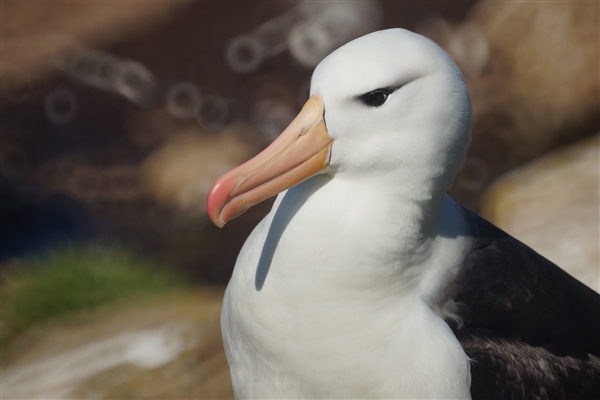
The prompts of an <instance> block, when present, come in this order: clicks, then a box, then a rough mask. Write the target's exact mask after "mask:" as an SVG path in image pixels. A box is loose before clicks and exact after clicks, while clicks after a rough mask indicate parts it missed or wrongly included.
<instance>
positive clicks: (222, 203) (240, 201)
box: [207, 96, 333, 227]
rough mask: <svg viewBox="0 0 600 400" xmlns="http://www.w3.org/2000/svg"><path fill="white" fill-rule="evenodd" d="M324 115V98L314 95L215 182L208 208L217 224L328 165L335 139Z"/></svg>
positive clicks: (209, 213) (222, 223)
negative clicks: (256, 149) (263, 143)
mask: <svg viewBox="0 0 600 400" xmlns="http://www.w3.org/2000/svg"><path fill="white" fill-rule="evenodd" d="M323 115H324V107H323V100H321V98H320V97H319V96H312V97H311V98H310V99H308V101H307V102H306V104H305V105H304V107H303V108H302V110H301V111H300V113H299V114H298V115H297V116H296V118H295V119H294V120H293V121H292V122H291V123H290V125H289V126H288V127H287V128H286V129H285V130H284V131H283V133H282V134H281V135H279V137H278V138H277V139H276V140H275V141H274V142H273V143H271V145H270V146H269V147H267V148H266V149H265V150H263V151H262V152H261V153H260V154H258V155H257V156H256V157H254V158H252V159H250V160H249V161H247V162H245V163H244V164H242V165H240V166H239V167H237V168H235V169H233V170H231V171H229V172H227V173H226V174H225V175H223V176H222V177H220V178H219V179H218V180H217V181H216V182H215V183H214V184H213V186H212V188H211V189H210V192H209V194H208V199H207V210H208V215H209V216H210V219H211V220H212V221H213V222H214V223H215V225H217V226H218V227H222V226H223V225H225V223H226V222H228V221H230V220H232V219H233V218H235V217H237V216H238V215H240V214H241V213H243V212H244V211H246V210H247V209H249V208H250V207H252V206H254V205H256V204H258V203H260V202H261V201H263V200H266V199H268V198H270V197H273V196H275V195H276V194H278V193H280V192H283V191H284V190H286V189H289V188H291V187H292V186H294V185H297V184H299V183H300V182H302V181H304V180H306V179H308V178H310V177H311V176H313V175H316V174H317V173H319V172H320V171H322V170H324V169H325V168H327V167H328V166H329V158H330V149H331V145H332V143H333V140H332V139H331V137H329V134H328V133H327V128H326V127H325V120H324V119H323Z"/></svg>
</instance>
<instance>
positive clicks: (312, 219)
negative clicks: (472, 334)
mask: <svg viewBox="0 0 600 400" xmlns="http://www.w3.org/2000/svg"><path fill="white" fill-rule="evenodd" d="M338 178H339V177H336V179H331V178H329V177H327V176H316V177H314V178H312V179H310V180H308V181H306V182H304V183H302V184H300V185H298V186H296V187H295V188H292V189H290V190H289V191H288V192H287V194H286V193H284V194H282V195H280V196H279V198H278V199H277V201H276V203H275V205H274V207H273V212H272V213H271V214H269V216H267V218H266V219H265V221H263V223H261V225H259V226H258V227H257V229H256V231H255V232H253V234H252V236H251V237H250V238H249V239H248V242H247V243H246V245H247V246H248V248H249V249H253V250H248V252H247V255H245V256H244V257H246V258H247V259H241V258H240V259H239V260H238V264H237V265H236V271H235V272H234V276H233V278H232V280H231V282H230V288H229V290H228V293H229V295H228V296H229V298H227V297H226V303H225V305H224V314H223V324H224V330H225V331H227V332H229V333H228V335H233V336H231V337H232V340H230V341H229V342H230V343H232V345H233V343H235V344H236V346H239V343H252V346H251V347H248V348H244V347H242V348H240V349H238V350H235V351H232V350H231V349H229V350H228V359H229V362H230V364H231V365H232V371H234V370H236V367H235V366H234V365H236V364H240V365H241V364H243V365H245V366H246V367H245V368H240V370H248V369H251V370H254V371H255V374H256V375H255V376H254V377H253V378H252V379H260V380H263V379H264V380H271V381H273V379H275V380H274V381H273V382H274V383H273V385H274V386H273V385H271V386H268V387H267V388H265V387H263V386H260V385H256V384H255V383H252V384H250V383H249V382H248V381H246V379H249V377H243V376H240V377H239V379H240V380H244V382H245V383H242V382H238V384H237V385H236V383H235V382H234V386H237V387H245V386H244V385H247V384H250V385H251V389H249V388H246V389H243V390H244V392H243V393H242V392H240V393H238V394H240V396H242V397H243V396H246V395H247V396H259V397H260V395H264V394H265V393H270V394H269V395H270V396H276V395H277V394H276V393H279V394H285V395H288V396H290V395H293V394H294V393H295V394H296V395H297V396H300V397H306V396H316V397H323V396H325V397H327V396H329V397H332V396H333V397H340V396H342V397H361V396H362V397H365V396H366V397H381V396H388V397H389V396H392V397H394V396H396V397H397V396H398V394H399V393H404V395H405V396H409V397H425V398H427V397H429V398H432V397H440V396H448V395H450V396H453V397H462V398H465V397H468V390H469V379H470V378H469V376H470V375H469V373H468V363H467V359H466V356H465V355H464V352H463V351H462V349H461V348H460V345H459V343H458V342H457V341H456V338H455V337H454V336H453V334H452V332H451V330H450V329H449V327H448V326H447V325H446V324H445V322H444V321H443V320H442V319H441V318H440V317H439V310H438V303H437V300H438V299H439V293H440V292H441V290H440V289H441V288H443V282H444V279H445V274H446V273H447V272H448V270H449V269H450V268H449V267H452V265H453V264H457V263H458V260H452V259H451V258H450V257H452V256H455V255H456V254H457V247H458V248H462V247H465V244H464V242H463V241H462V239H461V235H460V229H461V223H460V221H459V219H458V217H457V215H456V214H455V213H454V212H453V211H454V207H455V205H454V203H453V202H452V201H451V200H450V199H449V198H442V199H440V200H439V202H440V205H439V206H438V207H437V209H434V207H433V205H432V206H431V209H425V210H424V209H423V207H421V206H420V205H419V204H418V202H414V201H408V200H407V201H402V200H403V198H402V197H400V196H401V194H400V193H398V192H395V191H394V192H391V191H390V192H386V191H385V190H383V191H382V190H377V186H378V184H377V183H376V182H373V183H372V184H370V185H365V182H357V181H355V180H354V181H353V180H344V179H338ZM421 200H422V198H421ZM435 200H437V199H435ZM432 201H433V200H432ZM452 229H454V231H453V230H452ZM441 231H444V236H441V235H439V232H441ZM458 253H460V251H458ZM242 254H245V251H244V250H242ZM441 261H443V262H441ZM234 296H236V297H234ZM226 310H229V311H226ZM230 313H233V314H230ZM240 320H244V321H245V322H244V323H243V324H239V322H235V323H234V322H233V321H240ZM234 337H237V340H233V338H234ZM424 337H426V340H425V342H426V346H424V345H423V343H425V342H424V341H423V338H424ZM242 338H243V339H242ZM334 339H335V340H337V341H338V342H336V343H339V344H335V343H333V342H331V341H332V340H334ZM225 341H226V343H227V342H228V339H227V337H226V338H225ZM358 343H361V344H360V345H359V346H358V347H356V346H357V344H358ZM348 348H354V349H355V351H356V353H355V354H354V353H348V351H347V349H348ZM373 349H378V350H376V351H374V350H373ZM380 352H383V354H380ZM346 353H348V354H346ZM257 354H258V356H257ZM263 356H264V357H263ZM257 357H258V358H257ZM373 357H374V358H373ZM371 358H373V360H372V361H373V362H377V363H380V367H379V368H383V369H384V370H391V369H398V368H400V367H401V369H402V371H397V372H398V375H397V376H396V371H394V374H393V375H389V376H390V381H386V382H377V383H375V382H371V383H372V384H373V385H375V386H379V388H378V389H377V390H379V391H369V390H367V389H366V388H365V389H364V391H363V389H360V388H356V387H355V386H354V384H355V383H358V382H360V381H361V378H359V377H358V376H357V377H352V375H351V374H349V375H348V376H347V377H345V378H340V379H342V380H341V381H340V382H339V384H340V386H336V385H333V386H332V383H331V377H328V375H327V374H329V373H331V372H332V371H338V370H342V371H343V370H345V369H346V368H348V367H349V366H352V367H353V368H357V369H356V371H358V372H357V374H368V373H369V371H370V370H372V368H373V366H372V365H371V366H369V365H368V363H369V362H370V361H369V360H370V359H371ZM259 359H260V360H262V359H264V360H269V361H265V362H264V363H263V362H262V361H258V360H259ZM273 359H275V360H280V361H281V363H280V362H279V361H273ZM294 360H299V362H304V363H305V364H297V365H296V364H294V362H295V361H294ZM319 360H320V361H319ZM402 360H405V361H402ZM313 362H315V363H316V364H314V365H313V364H312V363H313ZM365 362H366V364H365ZM340 363H341V364H342V365H338V364H340ZM306 365H311V367H310V371H312V372H310V371H309V372H307V371H305V369H306ZM344 365H346V367H344ZM431 365H435V368H433V369H432V368H431V367H430V366H431ZM404 367H406V368H404ZM389 372H391V371H389ZM280 373H281V374H284V375H285V376H286V382H279V381H278V380H277V379H278V378H277V377H279V374H280ZM306 374H312V375H310V376H307V375H306ZM385 375H386V376H388V374H387V373H386V374H385ZM400 376H401V377H402V378H399V377H400ZM235 379H238V378H235V372H234V380H235ZM290 379H291V381H288V380H290ZM344 379H347V380H348V381H346V380H344ZM367 381H368V380H367ZM253 382H255V381H253ZM319 382H320V383H319ZM309 387H310V388H312V389H311V390H313V389H314V391H312V392H307V390H308V389H307V388H309ZM332 387H334V388H336V390H335V391H334V392H331V391H329V392H328V390H330V389H331V388H332ZM407 388H408V389H407ZM262 389H264V390H265V391H264V392H261V391H260V390H262ZM240 390H242V389H240ZM290 393H291V394H290Z"/></svg>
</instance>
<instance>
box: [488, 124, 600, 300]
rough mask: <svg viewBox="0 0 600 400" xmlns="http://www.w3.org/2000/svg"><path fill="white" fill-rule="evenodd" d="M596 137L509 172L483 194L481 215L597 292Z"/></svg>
mask: <svg viewBox="0 0 600 400" xmlns="http://www.w3.org/2000/svg"><path fill="white" fill-rule="evenodd" d="M599 149H600V136H598V135H596V136H594V137H593V138H591V139H586V140H584V141H581V142H578V143H577V144H575V145H572V146H571V147H568V148H566V149H561V150H558V151H556V152H554V153H551V154H549V155H548V156H546V157H544V158H541V159H539V160H537V161H535V162H533V163H530V164H528V165H526V166H524V167H521V168H519V169H517V170H514V171H512V172H510V173H509V174H507V175H505V176H503V177H502V178H501V179H500V180H498V181H497V182H495V183H494V184H493V185H492V186H491V187H490V188H489V189H488V191H487V192H486V193H485V196H484V201H483V209H482V215H483V216H484V217H485V218H487V219H488V220H489V221H491V222H492V223H494V224H496V225H497V226H498V227H500V228H502V229H503V230H505V231H506V232H508V233H509V234H511V235H512V236H514V237H516V238H517V239H519V240H521V241H523V242H524V243H525V244H527V245H529V246H530V247H532V248H533V249H534V250H536V251H537V252H539V253H540V254H541V255H543V256H544V257H546V258H548V259H549V260H551V261H553V262H554V263H555V264H557V265H558V266H560V267H561V268H563V269H564V270H566V271H567V272H569V273H570V274H571V275H573V276H575V277H576V278H577V279H579V280H580V281H582V282H583V283H585V284H586V285H588V286H589V287H591V288H592V289H594V290H596V291H597V292H598V291H599V285H600V265H599V260H600V250H599V246H600V237H599V231H598V227H599V226H600V214H599V213H600V211H599V207H600V198H599V193H600V184H599V182H600V173H599V171H598V166H599V165H600V160H599Z"/></svg>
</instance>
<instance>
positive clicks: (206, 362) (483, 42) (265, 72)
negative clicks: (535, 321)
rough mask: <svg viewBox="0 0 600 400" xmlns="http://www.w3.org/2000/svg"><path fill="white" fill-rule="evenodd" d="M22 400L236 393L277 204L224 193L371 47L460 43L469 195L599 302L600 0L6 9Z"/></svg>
mask: <svg viewBox="0 0 600 400" xmlns="http://www.w3.org/2000/svg"><path fill="white" fill-rule="evenodd" d="M0 7H1V18H2V21H1V22H2V27H1V40H2V42H1V44H2V55H1V57H2V60H1V62H2V75H1V86H2V87H1V103H0V112H1V146H0V215H1V220H0V227H1V229H0V271H1V273H2V278H1V279H0V289H1V291H2V325H1V327H2V335H1V340H2V341H1V343H0V344H1V345H2V347H3V349H2V382H3V387H2V390H3V397H4V398H22V399H32V398H228V397H231V396H232V392H231V386H230V383H229V374H228V371H227V367H226V362H225V359H224V355H223V350H222V344H221V339H220V331H219V312H220V302H221V298H222V294H223V289H224V286H225V285H226V283H227V281H228V279H229V276H230V274H231V271H232V269H233V266H234V263H235V259H236V257H237V254H238V252H239V250H240V248H241V246H242V244H243V242H244V241H245V239H246V237H247V236H248V234H249V233H250V232H251V230H252V229H253V227H254V226H255V225H256V224H257V223H258V222H259V221H260V220H261V219H262V217H263V216H264V215H265V214H266V213H267V212H268V211H269V208H270V206H271V202H266V203H265V204H261V205H260V206H257V207H254V208H252V209H251V210H249V211H248V212H247V213H245V214H243V215H242V216H241V217H239V218H237V219H235V220H233V221H232V222H230V223H228V224H227V225H226V226H225V227H224V228H223V229H218V228H216V227H214V226H213V225H212V223H210V220H209V219H208V217H207V216H206V210H205V199H206V195H207V193H208V190H209V188H210V186H211V185H212V183H213V182H214V180H215V179H216V178H218V177H219V176H220V175H221V174H222V173H224V172H226V171H227V170H229V169H230V168H232V167H234V166H236V165H238V164H240V163H241V162H243V161H245V160H246V159H248V158H250V157H251V156H253V155H254V154H256V153H258V152H259V151H260V150H262V149H263V148H264V147H266V146H267V145H268V144H269V143H270V142H271V141H273V140H274V139H275V138H276V137H277V135H278V134H279V133H280V132H281V131H282V130H283V128H285V126H286V125H287V124H288V123H289V122H290V121H291V120H292V119H293V118H294V116H295V115H296V113H297V112H298V111H299V110H300V108H301V106H302V104H303V103H304V101H305V100H306V99H307V98H308V90H309V83H310V77H311V74H312V70H313V69H314V67H315V66H316V65H317V64H318V63H319V61H321V60H322V59H323V58H324V57H325V56H326V55H327V54H329V53H330V52H331V51H333V50H335V49H336V48H337V47H339V46H340V45H342V44H344V43H346V42H348V41H350V40H352V39H354V38H356V37H359V36H362V35H364V34H366V33H368V32H372V31H375V30H380V29H387V28H393V27H402V28H406V29H410V30H413V31H416V32H418V33H421V34H423V35H425V36H427V37H429V38H431V39H432V40H434V41H435V42H437V43H438V44H439V45H440V46H442V47H443V48H444V49H445V50H446V51H447V52H448V53H449V54H450V55H451V56H452V58H453V59H454V60H455V62H456V63H457V65H458V66H459V67H460V69H461V71H462V72H463V75H464V77H465V79H466V81H467V84H468V86H469V89H470V91H471V96H472V101H473V126H472V128H473V131H472V143H471V147H470V150H469V153H468V157H467V161H466V163H465V165H464V167H463V170H462V171H461V172H460V173H459V176H458V177H457V180H456V182H455V184H454V187H453V188H452V190H451V193H450V194H451V195H452V196H453V197H454V198H455V199H456V200H458V201H459V202H460V203H461V204H463V205H465V206H466V207H468V208H470V209H471V210H474V211H476V212H478V213H480V214H482V215H483V216H484V217H486V218H487V219H489V220H491V221H492V222H494V223H495V224H497V225H498V226H500V227H501V228H502V229H504V230H506V231H507V232H509V233H510V234H512V235H513V236H515V237H517V238H519V239H520V240H522V241H524V242H525V243H527V244H528V245H530V246H531V247H533V248H534V249H535V250H537V251H538V252H540V253H541V254H542V255H544V256H545V257H547V258H549V259H550V260H552V261H554V262H555V263H557V264H558V265H559V266H561V267H563V268H564V269H566V270H567V271H568V272H570V273H571V274H572V275H574V276H576V277H577V278H578V279H580V280H581V281H582V282H584V283H585V284H586V285H588V286H590V287H591V288H593V289H594V290H596V291H598V290H599V276H600V274H599V260H600V252H599V241H600V238H599V229H600V220H599V219H600V217H599V208H600V206H599V181H600V175H599V169H600V161H599V154H600V143H599V136H598V132H599V131H600V103H599V99H600V85H599V71H600V68H599V62H600V54H599V49H600V47H599V37H600V32H599V15H600V13H599V11H600V10H599V5H598V3H595V2H585V3H584V2H576V1H564V2H518V1H517V2H493V1H478V2H477V1H435V2H423V1H412V2H411V1H402V2H396V1H394V2H388V1H376V0H372V1H358V2H344V1H342V2H327V1H324V2H308V1H285V2H273V1H236V2H197V1H177V2H170V1H163V2H145V1H139V2H138V1H132V2H100V1H80V2H58V1H51V0H47V1H39V2H3V3H2V4H1V5H0Z"/></svg>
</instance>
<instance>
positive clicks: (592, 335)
mask: <svg viewBox="0 0 600 400" xmlns="http://www.w3.org/2000/svg"><path fill="white" fill-rule="evenodd" d="M464 214H465V219H466V220H467V221H468V222H469V224H470V226H471V227H473V231H472V235H473V247H472V250H471V251H470V253H469V254H468V256H467V257H466V258H465V263H464V265H463V267H462V268H461V270H460V272H459V274H458V275H457V277H456V281H455V282H454V285H452V287H451V288H449V290H452V293H448V294H449V295H450V296H451V297H452V298H453V299H454V301H455V302H456V304H457V306H458V316H459V317H460V318H461V319H462V325H460V326H459V325H457V324H456V323H452V322H451V321H449V323H450V324H451V326H452V327H453V330H454V332H455V334H456V336H457V338H458V339H459V341H460V342H461V344H462V346H463V348H464V349H465V352H466V353H467V355H468V356H469V357H470V358H472V359H473V363H472V366H471V373H472V385H471V393H472V395H473V398H474V399H521V398H523V399H536V398H541V399H544V398H548V399H561V398H565V399H575V398H581V399H600V360H599V359H598V357H600V295H599V294H598V293H596V292H594V291H593V290H592V289H590V288H588V287H587V286H585V285H584V284H582V283H581V282H579V281H577V280H576V279H575V278H573V277H571V276H570V275H569V274H567V273H566V272H564V271H563V270H562V269H560V268H559V267H557V266H556V265H554V264H553V263H552V262H550V261H548V260H547V259H545V258H544V257H542V256H541V255H539V254H537V253H536V252H535V251H533V250H532V249H531V248H529V247H527V246H526V245H524V244H523V243H521V242H519V241H518V240H516V239H515V238H513V237H511V236H510V235H508V234H507V233H505V232H503V231H502V230H500V229H498V228H497V227H495V226H494V225H492V224H490V223H489V222H487V221H485V220H484V219H483V218H481V217H479V216H477V215H475V214H473V213H471V212H470V211H468V210H466V209H464Z"/></svg>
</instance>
